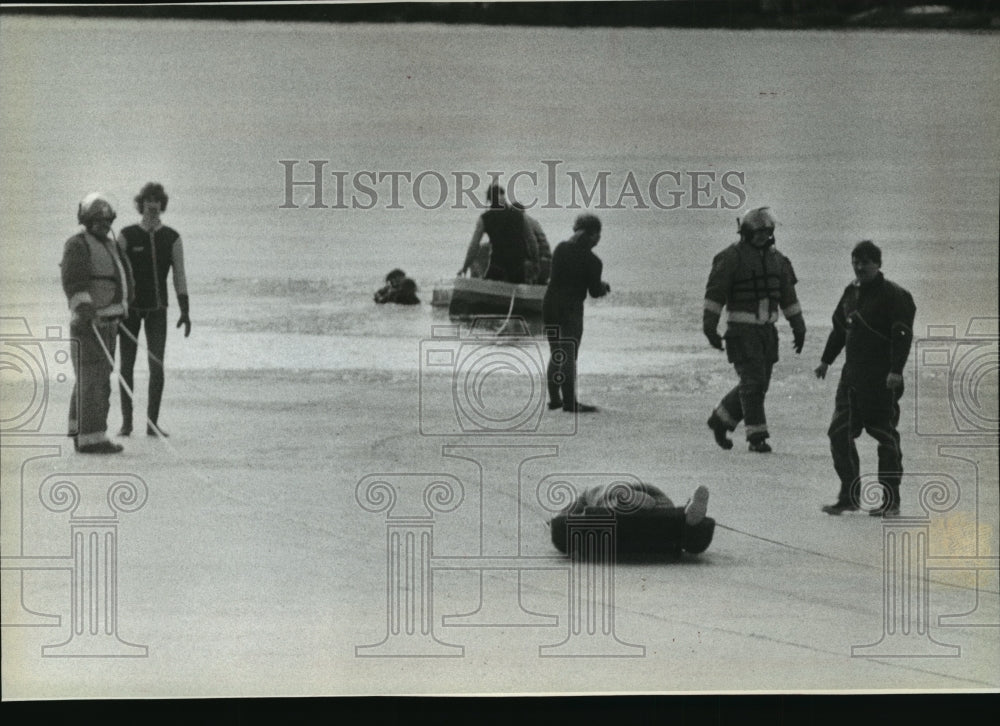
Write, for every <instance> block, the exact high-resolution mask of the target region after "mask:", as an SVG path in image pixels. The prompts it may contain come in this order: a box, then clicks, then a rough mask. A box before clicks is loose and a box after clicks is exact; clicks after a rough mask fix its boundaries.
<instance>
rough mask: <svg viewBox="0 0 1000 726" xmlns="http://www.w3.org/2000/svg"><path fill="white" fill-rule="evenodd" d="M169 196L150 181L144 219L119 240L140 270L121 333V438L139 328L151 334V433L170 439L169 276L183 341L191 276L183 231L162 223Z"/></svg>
mask: <svg viewBox="0 0 1000 726" xmlns="http://www.w3.org/2000/svg"><path fill="white" fill-rule="evenodd" d="M168 199H169V198H168V197H167V192H166V190H164V188H163V185H162V184H158V183H156V182H149V183H148V184H146V185H145V186H143V187H142V189H141V190H139V193H138V194H137V195H136V197H135V207H136V209H137V210H138V211H139V213H140V214H141V215H142V220H141V221H140V222H139V223H138V224H133V225H129V226H128V227H125V228H124V229H123V230H122V231H121V239H120V240H119V242H120V244H121V247H122V251H123V252H124V253H125V254H126V255H127V256H128V258H129V262H130V263H131V265H132V269H133V270H134V271H135V304H134V305H133V306H132V307H131V308H130V309H129V314H128V317H127V318H126V319H125V321H124V322H123V325H124V326H125V328H126V330H127V331H128V332H127V333H126V332H125V331H122V332H121V335H120V336H119V337H120V341H121V366H122V379H123V381H124V382H123V383H122V384H121V385H120V388H121V407H122V427H121V429H120V430H119V431H118V435H119V436H129V435H130V434H131V433H132V407H133V406H132V405H133V403H134V402H133V399H132V396H131V395H129V392H128V390H126V388H125V387H126V386H128V389H131V391H132V394H135V392H136V391H135V388H134V387H133V372H134V370H135V360H136V356H137V354H138V346H137V345H136V343H135V340H134V339H135V338H137V337H138V336H139V330H140V328H143V327H144V328H145V330H146V347H147V349H148V350H147V353H148V356H147V358H148V361H149V398H148V401H147V402H146V435H148V436H156V435H159V436H167V435H168V434H167V433H166V432H165V431H164V430H163V429H162V428H160V426H159V424H158V420H159V416H160V400H161V399H162V397H163V384H164V371H163V360H164V353H165V352H166V349H167V305H168V304H169V295H168V292H167V290H168V288H167V275H168V273H171V272H172V274H173V280H174V292H176V293H177V305H178V307H179V308H180V310H181V314H180V317H179V318H178V320H177V327H178V328H180V327H183V328H184V337H185V338H186V337H188V336H189V335H190V334H191V317H190V313H191V310H190V302H189V298H188V290H187V277H186V276H185V272H184V244H183V242H181V236H180V234H178V232H177V231H176V230H174V229H172V228H170V227H167V226H166V225H164V224H163V223H162V222H161V221H160V214H161V213H162V212H166V211H167V201H168Z"/></svg>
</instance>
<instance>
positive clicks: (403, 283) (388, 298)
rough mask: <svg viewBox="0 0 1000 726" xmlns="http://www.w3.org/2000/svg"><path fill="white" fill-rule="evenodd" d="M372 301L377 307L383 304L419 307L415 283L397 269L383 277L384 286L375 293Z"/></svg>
mask: <svg viewBox="0 0 1000 726" xmlns="http://www.w3.org/2000/svg"><path fill="white" fill-rule="evenodd" d="M374 300H375V302H376V303H378V304H379V305H382V304H385V303H396V304H397V305H419V304H420V298H418V297H417V283H416V282H414V281H413V280H411V279H410V278H409V277H407V276H406V273H405V272H403V271H402V270H400V269H399V268H398V267H397V268H396V269H394V270H392V271H391V272H390V273H389V274H388V275H386V276H385V286H384V287H382V288H381V289H379V290H377V291H376V292H375V295H374Z"/></svg>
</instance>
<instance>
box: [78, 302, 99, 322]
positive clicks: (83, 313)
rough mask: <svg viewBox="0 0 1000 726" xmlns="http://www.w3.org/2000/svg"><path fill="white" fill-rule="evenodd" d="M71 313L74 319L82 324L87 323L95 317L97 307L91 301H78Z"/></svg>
mask: <svg viewBox="0 0 1000 726" xmlns="http://www.w3.org/2000/svg"><path fill="white" fill-rule="evenodd" d="M73 314H74V315H76V319H77V320H79V321H80V322H81V323H83V324H84V325H89V324H90V323H91V322H93V320H94V318H96V317H97V309H96V308H95V307H94V306H93V304H92V303H89V302H85V303H80V304H79V305H77V306H76V308H75V309H74V310H73Z"/></svg>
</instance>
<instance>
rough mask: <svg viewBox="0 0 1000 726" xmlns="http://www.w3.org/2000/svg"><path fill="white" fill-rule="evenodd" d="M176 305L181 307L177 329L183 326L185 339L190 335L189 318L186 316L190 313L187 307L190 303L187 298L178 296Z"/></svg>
mask: <svg viewBox="0 0 1000 726" xmlns="http://www.w3.org/2000/svg"><path fill="white" fill-rule="evenodd" d="M177 304H178V305H180V306H181V316H180V318H178V319H177V327H178V328H179V327H181V326H182V325H183V326H184V337H185V338H186V337H188V336H189V335H191V318H190V317H189V316H188V313H190V312H191V308H190V307H189V305H190V301H189V299H188V296H187V295H178V296H177Z"/></svg>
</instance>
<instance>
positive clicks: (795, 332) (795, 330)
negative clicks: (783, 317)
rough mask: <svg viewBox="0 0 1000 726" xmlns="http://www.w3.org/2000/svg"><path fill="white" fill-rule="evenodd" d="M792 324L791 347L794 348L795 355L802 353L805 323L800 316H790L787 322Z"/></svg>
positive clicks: (804, 341)
mask: <svg viewBox="0 0 1000 726" xmlns="http://www.w3.org/2000/svg"><path fill="white" fill-rule="evenodd" d="M788 322H790V323H791V324H792V337H793V339H794V340H793V342H792V346H793V347H794V348H795V352H796V353H801V352H802V346H803V345H805V343H806V321H805V320H803V319H802V316H801V315H794V316H792V318H791V320H789V321H788Z"/></svg>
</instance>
